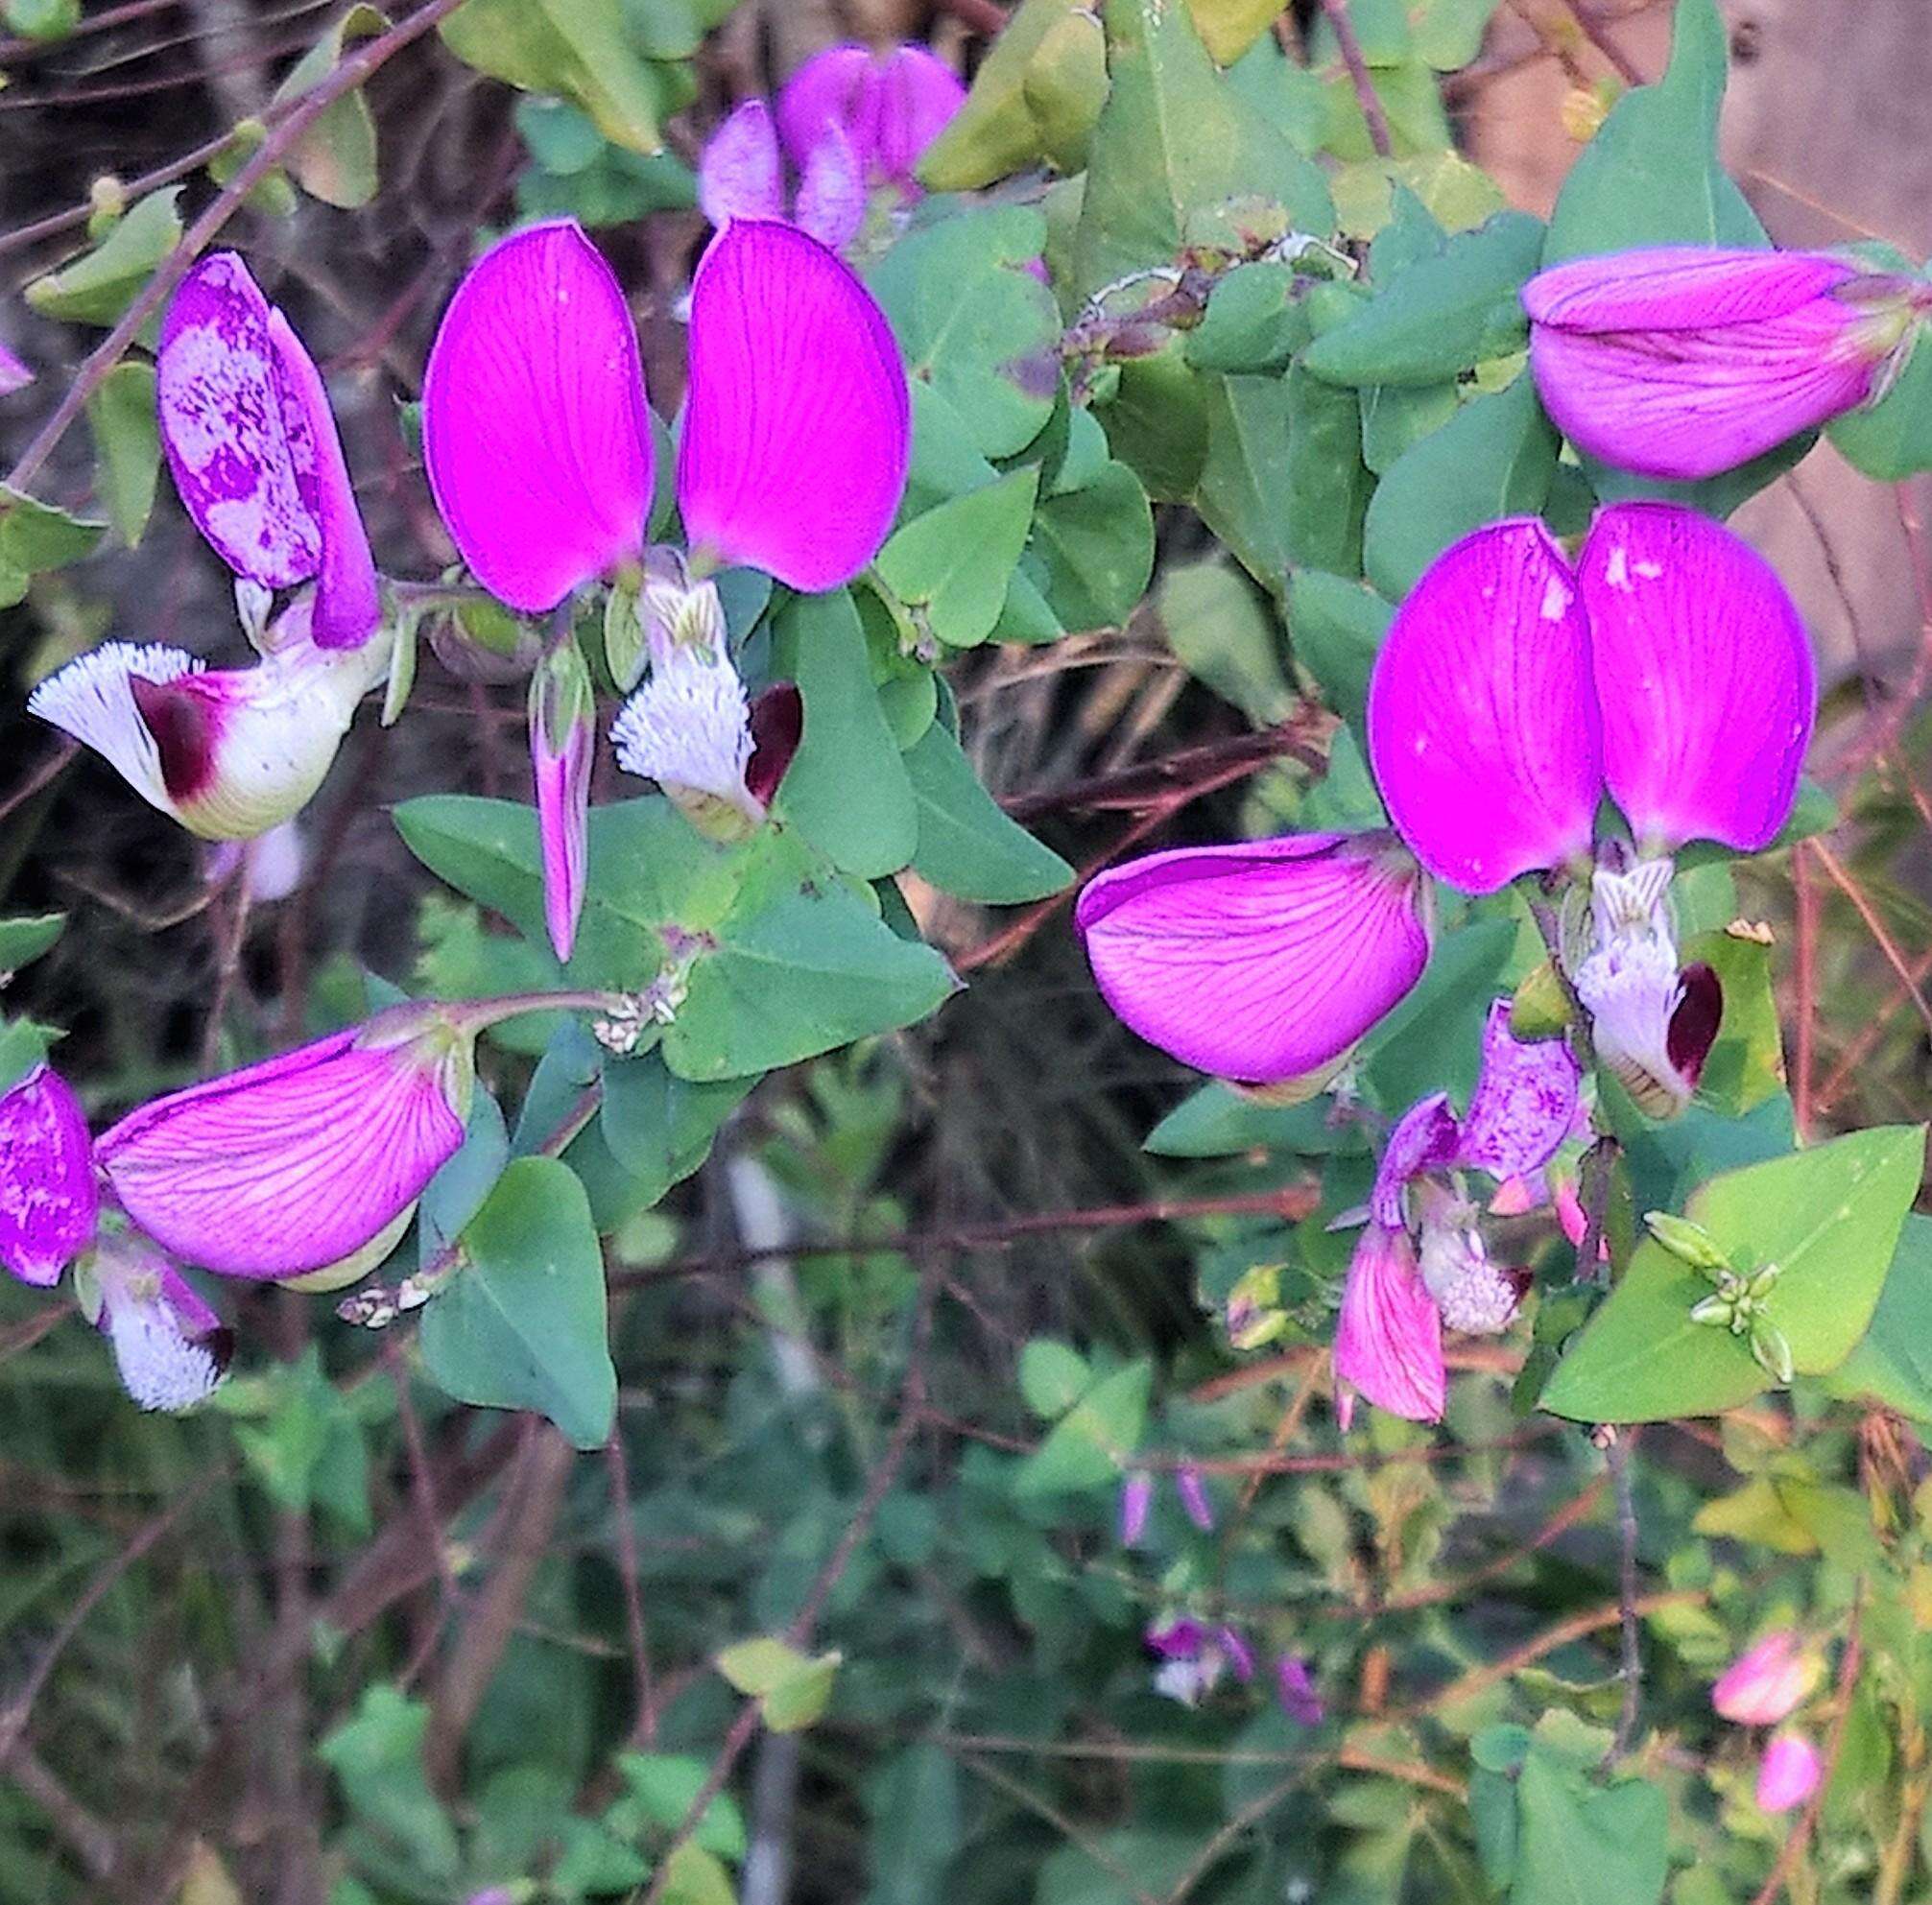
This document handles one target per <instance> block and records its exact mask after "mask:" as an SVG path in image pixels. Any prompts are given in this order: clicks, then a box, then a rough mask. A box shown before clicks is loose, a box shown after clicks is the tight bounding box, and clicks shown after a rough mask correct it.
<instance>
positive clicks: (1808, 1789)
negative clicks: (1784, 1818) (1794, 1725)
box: [1756, 1733, 1825, 1813]
mask: <svg viewBox="0 0 1932 1905" xmlns="http://www.w3.org/2000/svg"><path fill="white" fill-rule="evenodd" d="M1824 1778H1825V1762H1824V1760H1823V1759H1822V1758H1820V1756H1819V1752H1818V1749H1817V1748H1816V1747H1815V1746H1813V1745H1812V1744H1811V1742H1810V1741H1809V1740H1808V1739H1806V1738H1805V1736H1804V1735H1803V1734H1802V1733H1778V1734H1777V1735H1775V1736H1774V1737H1773V1738H1772V1739H1771V1741H1770V1742H1769V1743H1768V1744H1767V1745H1766V1747H1765V1749H1764V1756H1763V1757H1762V1758H1761V1759H1760V1760H1759V1761H1758V1762H1757V1794H1756V1798H1757V1809H1758V1811H1759V1812H1767V1813H1786V1812H1790V1811H1791V1809H1792V1808H1793V1807H1794V1806H1801V1805H1802V1804H1803V1803H1804V1802H1805V1800H1806V1799H1808V1798H1810V1797H1811V1796H1812V1794H1814V1793H1815V1792H1817V1791H1818V1788H1819V1785H1820V1783H1821V1782H1822V1781H1823V1780H1824Z"/></svg>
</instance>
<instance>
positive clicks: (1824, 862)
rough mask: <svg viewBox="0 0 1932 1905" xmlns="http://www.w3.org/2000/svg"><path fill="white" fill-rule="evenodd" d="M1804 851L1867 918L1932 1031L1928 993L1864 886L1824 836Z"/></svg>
mask: <svg viewBox="0 0 1932 1905" xmlns="http://www.w3.org/2000/svg"><path fill="white" fill-rule="evenodd" d="M1798 850H1799V852H1800V853H1809V854H1811V855H1812V856H1813V857H1814V858H1815V859H1816V860H1817V862H1818V864H1819V865H1820V866H1821V867H1823V868H1824V869H1825V872H1826V873H1827V874H1828V875H1829V876H1830V880H1831V884H1832V885H1833V886H1835V887H1836V888H1837V889H1838V891H1839V892H1840V893H1843V894H1844V895H1845V897H1846V898H1847V899H1849V901H1850V902H1851V904H1852V905H1853V906H1854V907H1855V908H1857V911H1858V917H1859V918H1861V919H1862V920H1864V922H1865V927H1866V930H1867V931H1868V932H1869V933H1870V934H1871V935H1872V939H1873V940H1874V941H1876V942H1877V945H1878V950H1879V951H1880V952H1881V953H1883V954H1884V955H1885V963H1886V964H1888V965H1889V966H1891V968H1892V970H1893V971H1894V972H1895V973H1896V974H1897V976H1898V979H1899V981H1900V983H1901V984H1902V985H1903V986H1904V988H1905V990H1906V992H1907V994H1908V995H1909V996H1910V998H1911V1000H1912V1004H1913V1006H1914V1007H1915V1008H1916V1009H1917V1011H1918V1013H1919V1016H1920V1019H1922V1020H1923V1021H1924V1024H1925V1029H1926V1030H1927V1031H1928V1032H1932V1005H1928V1004H1927V1003H1926V999H1925V995H1924V993H1923V992H1921V991H1920V989H1919V987H1918V984H1917V982H1916V981H1915V980H1914V979H1913V977H1912V968H1911V966H1910V965H1909V964H1906V960H1905V955H1904V954H1903V953H1902V952H1900V951H1899V950H1898V947H1897V945H1896V943H1895V942H1894V941H1893V938H1892V935H1891V934H1890V933H1888V932H1887V931H1886V930H1885V922H1884V920H1882V919H1881V918H1879V917H1878V912H1877V909H1876V908H1875V907H1874V906H1873V905H1872V902H1871V901H1870V900H1869V899H1867V898H1866V897H1865V893H1864V891H1863V889H1861V888H1860V887H1859V885H1858V883H1857V882H1856V881H1855V880H1853V879H1852V877H1851V876H1850V874H1849V873H1848V872H1847V871H1846V870H1845V869H1844V867H1843V866H1842V865H1841V864H1840V863H1839V859H1838V856H1837V855H1836V854H1835V853H1833V852H1832V850H1831V849H1830V847H1828V846H1826V845H1825V843H1824V841H1822V840H1816V839H1814V840H1807V841H1803V842H1801V843H1800V845H1799V848H1798Z"/></svg>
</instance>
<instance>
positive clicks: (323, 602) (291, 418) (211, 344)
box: [155, 251, 382, 649]
mask: <svg viewBox="0 0 1932 1905" xmlns="http://www.w3.org/2000/svg"><path fill="white" fill-rule="evenodd" d="M155 379H156V395H157V400H158V406H159V414H160V434H161V447H162V448H163V449H164V450H165V451H166V452H167V458H168V467H169V468H170V469H171V470H172V471H173V472H174V477H175V487H176V488H177V489H179V491H180V496H181V501H182V503H183V504H184V505H185V506H186V508H187V512H188V513H189V515H191V516H192V517H193V518H194V521H195V526H196V528H198V529H199V530H200V531H201V532H202V534H203V536H205V537H206V538H207V539H208V541H209V543H210V544H211V545H212V546H213V547H214V550H215V552H216V554H217V555H219V556H220V557H221V558H222V560H224V561H225V562H227V565H228V566H229V568H231V569H232V570H234V572H235V574H236V575H237V576H238V577H240V578H242V579H243V580H244V581H245V582H247V583H253V584H255V585H257V586H258V587H261V588H267V589H282V588H294V587H295V586H297V585H298V583H311V582H312V583H315V628H314V633H315V642H316V645H317V647H319V648H322V649H341V648H357V647H360V646H361V645H362V644H363V643H364V642H366V641H368V640H369V638H370V636H371V635H372V634H373V633H374V632H375V631H376V629H377V628H378V627H379V626H380V624H381V621H382V601H381V594H380V590H379V587H378V584H377V581H376V572H375V563H374V560H373V559H372V558H371V557H370V547H369V536H368V534H367V532H366V531H365V530H364V528H363V523H362V515H361V512H359V511H358V510H357V508H356V502H355V491H354V489H353V488H351V487H350V484H349V478H348V469H347V466H346V464H345V463H344V461H343V453H342V441H341V439H340V438H339V437H338V436H337V434H336V426H335V417H334V414H333V413H332V412H331V410H330V409H329V401H328V393H327V391H326V390H325V389H324V388H323V385H322V373H321V372H320V371H319V370H318V369H316V367H315V360H314V359H313V358H311V357H310V356H309V354H308V352H307V351H306V350H304V349H303V348H302V344H301V340H300V339H299V338H298V337H297V336H296V334H295V332H294V330H293V329H292V328H291V327H290V324H289V321H288V320H287V319H286V318H285V317H284V316H283V315H282V313H281V312H280V311H279V310H278V309H277V308H276V307H275V306H274V305H272V304H271V303H270V302H269V301H268V299H267V298H264V297H263V296H262V293H261V289H260V287H259V286H258V285H257V284H256V283H255V281H254V279H253V278H252V277H250V275H249V269H248V267H247V266H246V265H245V264H243V262H242V261H241V259H240V258H239V257H237V256H236V255H235V254H234V253H233V252H232V251H218V252H215V253H214V254H213V255H211V256H209V257H206V258H203V260H202V261H201V262H200V263H199V264H197V265H196V266H195V268H194V269H193V270H192V271H191V272H189V274H187V276H186V277H185V278H183V279H182V280H181V285H180V288H179V290H178V291H177V292H176V293H175V296H174V299H173V301H172V302H171V303H170V304H169V306H168V314H167V317H166V318H165V319H164V320H163V321H162V324H161V335H160V345H159V348H158V350H157V352H156V354H155Z"/></svg>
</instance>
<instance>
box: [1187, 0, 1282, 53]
mask: <svg viewBox="0 0 1932 1905" xmlns="http://www.w3.org/2000/svg"><path fill="white" fill-rule="evenodd" d="M1187 11H1188V12H1190V13H1192V14H1193V15H1194V30H1195V31H1196V32H1197V33H1198V34H1199V35H1200V36H1201V41H1202V44H1203V45H1204V46H1205V47H1206V49H1207V51H1208V54H1209V56H1210V57H1211V58H1212V59H1213V60H1214V63H1215V64H1216V65H1217V66H1231V65H1233V63H1234V62H1235V60H1239V59H1240V58H1241V56H1242V55H1243V54H1244V53H1246V52H1247V51H1248V49H1249V48H1250V47H1251V46H1252V45H1253V44H1254V42H1255V41H1256V40H1257V39H1259V38H1260V37H1261V36H1262V35H1263V34H1264V33H1266V32H1267V31H1268V29H1269V28H1270V27H1271V26H1273V25H1274V24H1275V20H1276V15H1277V14H1279V12H1280V11H1281V9H1280V8H1279V6H1277V5H1276V4H1275V0H1187Z"/></svg>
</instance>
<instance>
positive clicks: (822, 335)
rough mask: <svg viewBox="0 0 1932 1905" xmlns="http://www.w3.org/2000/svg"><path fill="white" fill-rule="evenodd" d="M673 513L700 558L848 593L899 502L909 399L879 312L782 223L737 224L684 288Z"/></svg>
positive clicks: (825, 254)
mask: <svg viewBox="0 0 1932 1905" xmlns="http://www.w3.org/2000/svg"><path fill="white" fill-rule="evenodd" d="M690 340H691V344H690V389H689V394H688V396H687V397H686V400H685V406H684V421H683V428H682V434H681V437H680V442H679V446H678V502H679V506H680V509H681V510H682V512H683V515H684V530H685V534H686V536H688V538H689V540H690V544H691V547H692V548H693V549H694V550H697V549H701V548H702V549H708V550H709V551H710V552H711V553H712V555H713V556H714V557H716V558H721V559H723V560H726V561H728V562H744V563H749V564H750V565H751V566H752V567H754V568H759V569H763V570H764V571H765V572H766V573H767V574H768V575H772V576H775V577H776V578H777V579H778V581H780V582H782V583H788V584H789V585H790V586H791V587H793V588H797V589H802V590H806V591H808V592H816V591H818V590H822V589H829V588H837V587H838V586H839V585H840V584H841V583H847V582H849V581H850V580H851V579H852V577H854V576H855V575H857V574H858V573H859V571H860V570H861V569H863V568H864V567H865V566H866V564H867V563H868V562H870V561H871V560H872V558H873V557H874V556H875V555H877V554H878V551H879V545H880V544H881V543H882V542H883V541H884V540H885V539H886V534H887V532H888V531H889V530H890V529H891V528H892V523H893V517H894V514H895V513H896V512H897V510H898V507H899V498H900V497H901V496H902V495H903V494H904V492H905V487H906V465H907V460H908V458H909V456H910V453H911V442H912V399H911V396H910V395H909V393H908V391H907V388H906V373H905V367H904V366H903V364H902V363H901V362H900V359H899V352H898V345H896V344H895V343H894V340H893V334H892V329H891V327H890V326H889V325H888V324H887V322H886V319H885V313H884V312H882V311H881V310H880V309H879V307H878V305H877V304H876V303H875V302H874V301H873V299H872V296H871V293H870V292H869V291H868V290H867V289H866V288H865V286H864V285H863V284H861V283H860V282H859V280H858V279H857V277H855V276H854V275H853V274H852V273H851V272H850V271H849V270H848V269H847V266H846V265H845V264H844V263H843V262H842V261H841V260H840V259H839V258H838V256H837V255H836V254H835V253H833V252H831V251H828V250H826V249H825V248H824V247H823V245H821V244H820V243H819V241H818V240H817V239H815V238H811V237H808V236H807V235H806V234H805V233H804V232H802V231H799V230H797V229H795V228H794V227H793V226H788V225H778V224H775V223H772V222H770V221H767V220H761V219H734V220H733V221H732V222H731V223H730V225H729V226H727V227H726V228H725V230H724V231H722V232H721V233H720V234H719V235H718V237H717V238H716V239H715V240H714V241H713V243H712V245H711V249H710V250H708V251H706V252H705V253H704V258H703V260H702V261H701V262H700V264H699V266H698V276H697V280H696V282H695V284H694V285H693V287H692V291H691V331H690Z"/></svg>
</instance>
